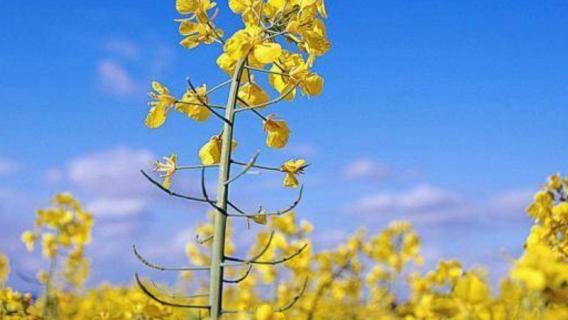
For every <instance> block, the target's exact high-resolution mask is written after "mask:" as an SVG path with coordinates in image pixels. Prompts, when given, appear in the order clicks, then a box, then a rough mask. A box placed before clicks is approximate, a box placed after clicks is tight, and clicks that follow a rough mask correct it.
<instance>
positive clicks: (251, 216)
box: [228, 185, 304, 219]
mask: <svg viewBox="0 0 568 320" xmlns="http://www.w3.org/2000/svg"><path fill="white" fill-rule="evenodd" d="M303 193H304V186H303V185H302V186H301V187H300V192H299V193H298V197H297V198H296V200H295V201H294V202H293V203H292V204H291V205H290V206H289V207H288V208H286V209H283V210H278V211H275V212H262V210H260V211H259V213H256V214H229V215H228V216H229V217H243V218H251V219H253V218H258V217H261V216H281V215H284V214H286V213H288V212H290V211H292V210H294V208H296V207H297V206H298V204H299V203H300V201H302V195H303Z"/></svg>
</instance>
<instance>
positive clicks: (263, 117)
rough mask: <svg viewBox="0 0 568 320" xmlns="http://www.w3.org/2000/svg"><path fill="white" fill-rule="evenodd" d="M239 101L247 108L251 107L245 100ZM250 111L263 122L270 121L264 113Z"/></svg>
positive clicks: (254, 110)
mask: <svg viewBox="0 0 568 320" xmlns="http://www.w3.org/2000/svg"><path fill="white" fill-rule="evenodd" d="M237 100H239V101H240V102H241V103H242V104H244V105H245V107H247V108H248V107H250V106H249V104H248V103H247V102H246V101H245V100H243V99H241V98H239V97H237ZM249 110H251V111H252V112H253V113H254V114H256V115H257V116H258V117H259V118H260V119H262V120H263V121H268V119H266V117H265V116H263V115H262V113H260V112H258V110H256V109H249Z"/></svg>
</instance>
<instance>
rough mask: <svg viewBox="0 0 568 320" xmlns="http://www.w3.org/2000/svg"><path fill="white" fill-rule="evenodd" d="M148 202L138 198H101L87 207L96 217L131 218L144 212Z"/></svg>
mask: <svg viewBox="0 0 568 320" xmlns="http://www.w3.org/2000/svg"><path fill="white" fill-rule="evenodd" d="M145 208H146V201H145V200H143V199H137V198H99V199H96V200H95V201H93V202H90V203H89V204H88V205H87V209H88V210H89V211H91V212H92V213H93V214H94V215H95V216H96V217H130V216H135V215H138V214H140V213H142V212H143V211H144V209H145Z"/></svg>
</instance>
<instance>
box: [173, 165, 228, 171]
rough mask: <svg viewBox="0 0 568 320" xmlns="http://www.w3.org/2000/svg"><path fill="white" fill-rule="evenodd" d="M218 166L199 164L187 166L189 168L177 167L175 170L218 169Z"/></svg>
mask: <svg viewBox="0 0 568 320" xmlns="http://www.w3.org/2000/svg"><path fill="white" fill-rule="evenodd" d="M218 166H219V165H218V164H208V165H201V164H196V165H189V166H179V167H176V170H193V169H201V168H212V167H218Z"/></svg>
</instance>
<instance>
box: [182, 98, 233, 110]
mask: <svg viewBox="0 0 568 320" xmlns="http://www.w3.org/2000/svg"><path fill="white" fill-rule="evenodd" d="M176 104H188V105H191V106H201V107H206V108H207V107H209V108H212V109H225V107H224V106H221V105H218V104H203V103H201V102H199V103H198V102H189V101H183V100H176Z"/></svg>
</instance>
